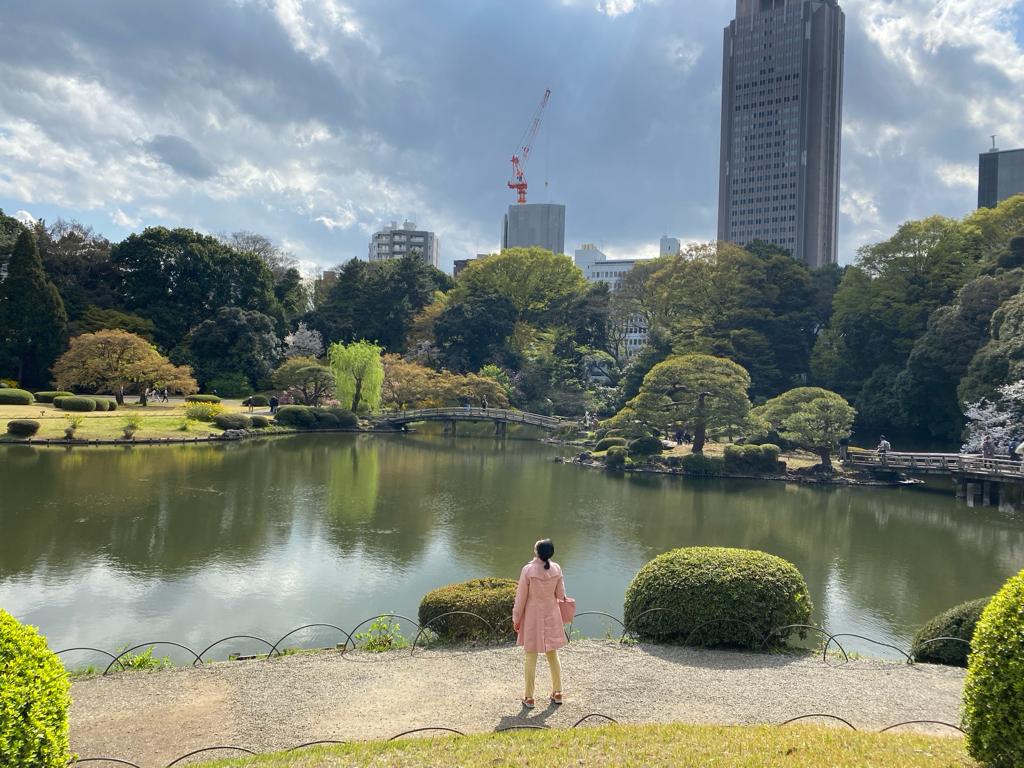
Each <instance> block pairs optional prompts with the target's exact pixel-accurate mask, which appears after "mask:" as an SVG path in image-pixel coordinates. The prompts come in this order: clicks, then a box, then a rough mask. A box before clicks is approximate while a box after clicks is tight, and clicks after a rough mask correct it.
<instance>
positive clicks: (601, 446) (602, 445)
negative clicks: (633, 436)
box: [594, 437, 626, 451]
mask: <svg viewBox="0 0 1024 768" xmlns="http://www.w3.org/2000/svg"><path fill="white" fill-rule="evenodd" d="M625 444H626V438H624V437H605V438H602V439H600V440H598V441H597V445H595V446H594V450H595V451H607V450H608V449H609V448H611V447H612V446H615V445H625Z"/></svg>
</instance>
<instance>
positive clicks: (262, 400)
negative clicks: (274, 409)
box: [242, 395, 270, 408]
mask: <svg viewBox="0 0 1024 768" xmlns="http://www.w3.org/2000/svg"><path fill="white" fill-rule="evenodd" d="M242 405H245V406H250V405H251V406H252V407H253V408H266V407H267V406H268V405H270V399H269V398H268V397H266V395H252V396H250V397H247V398H245V400H243V401H242Z"/></svg>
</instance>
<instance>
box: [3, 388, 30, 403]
mask: <svg viewBox="0 0 1024 768" xmlns="http://www.w3.org/2000/svg"><path fill="white" fill-rule="evenodd" d="M35 401H36V399H35V398H34V397H32V393H31V392H26V391H25V390H24V389H9V388H8V389H0V405H32V403H34V402H35Z"/></svg>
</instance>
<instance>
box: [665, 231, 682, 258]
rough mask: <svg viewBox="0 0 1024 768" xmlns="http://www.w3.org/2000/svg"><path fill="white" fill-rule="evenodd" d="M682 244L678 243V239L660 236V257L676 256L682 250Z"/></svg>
mask: <svg viewBox="0 0 1024 768" xmlns="http://www.w3.org/2000/svg"><path fill="white" fill-rule="evenodd" d="M682 247H683V244H682V243H681V242H679V238H678V237H668V236H662V238H661V255H662V256H678V255H679V253H680V251H681V250H682Z"/></svg>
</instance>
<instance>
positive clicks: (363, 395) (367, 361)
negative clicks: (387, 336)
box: [327, 341, 384, 413]
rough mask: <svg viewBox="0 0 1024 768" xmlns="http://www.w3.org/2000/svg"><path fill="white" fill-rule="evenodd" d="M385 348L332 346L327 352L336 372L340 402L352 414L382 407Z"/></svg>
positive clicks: (368, 344) (364, 343)
mask: <svg viewBox="0 0 1024 768" xmlns="http://www.w3.org/2000/svg"><path fill="white" fill-rule="evenodd" d="M383 352H384V349H383V348H382V347H380V346H378V345H376V344H374V343H373V342H370V341H355V342H352V343H351V344H332V345H331V348H330V350H329V351H328V353H327V356H328V358H329V359H330V361H331V369H332V370H333V371H334V379H335V382H336V386H337V391H338V401H339V402H340V403H341V404H342V405H344V406H346V407H348V408H350V409H351V410H352V412H353V413H358V412H359V410H360V408H362V409H363V410H368V411H372V410H376V409H377V408H380V401H381V390H382V387H383V385H384V363H383V362H382V360H381V355H382V353H383Z"/></svg>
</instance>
